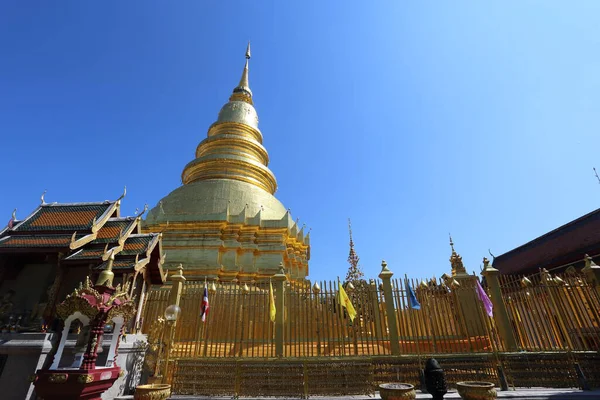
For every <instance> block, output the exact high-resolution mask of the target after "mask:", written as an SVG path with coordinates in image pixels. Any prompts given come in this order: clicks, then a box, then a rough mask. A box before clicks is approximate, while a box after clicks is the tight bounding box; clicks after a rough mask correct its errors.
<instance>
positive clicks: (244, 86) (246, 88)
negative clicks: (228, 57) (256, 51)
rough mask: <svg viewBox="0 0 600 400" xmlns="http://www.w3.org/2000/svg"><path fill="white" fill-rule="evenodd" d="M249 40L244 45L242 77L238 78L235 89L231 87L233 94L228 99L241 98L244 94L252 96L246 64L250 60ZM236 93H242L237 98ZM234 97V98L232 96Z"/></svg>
mask: <svg viewBox="0 0 600 400" xmlns="http://www.w3.org/2000/svg"><path fill="white" fill-rule="evenodd" d="M250 56H251V53H250V42H248V47H246V64H245V65H244V71H243V72H242V77H241V78H240V83H239V84H238V85H237V87H236V88H235V89H233V95H232V96H231V99H230V100H243V99H242V98H241V97H244V96H243V95H246V97H248V98H249V99H251V98H252V91H251V90H250V84H249V83H248V64H249V60H250ZM236 94H240V95H242V96H241V97H240V98H239V99H238V98H237V97H238V96H236ZM234 97H236V98H234Z"/></svg>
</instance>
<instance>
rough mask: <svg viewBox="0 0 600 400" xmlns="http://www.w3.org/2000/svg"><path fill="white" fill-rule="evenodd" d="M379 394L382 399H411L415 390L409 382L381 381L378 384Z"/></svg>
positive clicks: (415, 394) (415, 393) (414, 395)
mask: <svg viewBox="0 0 600 400" xmlns="http://www.w3.org/2000/svg"><path fill="white" fill-rule="evenodd" d="M379 395H380V396H381V398H382V399H383V400H413V399H415V398H416V397H417V392H415V387H414V386H413V385H411V384H410V383H382V384H381V385H379Z"/></svg>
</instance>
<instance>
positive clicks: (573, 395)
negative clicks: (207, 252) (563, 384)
mask: <svg viewBox="0 0 600 400" xmlns="http://www.w3.org/2000/svg"><path fill="white" fill-rule="evenodd" d="M498 398H499V399H540V400H541V399H549V400H571V399H575V400H577V399H582V400H592V399H598V400H600V391H598V390H594V391H586V392H584V391H581V390H577V389H545V388H533V389H516V390H509V391H506V392H502V391H498ZM171 399H173V400H217V399H223V400H225V399H231V397H194V396H173V397H171ZM240 399H242V400H271V399H273V400H274V399H277V400H284V398H283V397H277V398H276V397H260V398H259V397H240ZM290 399H292V398H290ZM310 399H311V400H342V399H349V400H376V399H380V397H379V395H378V394H375V395H374V396H343V397H342V396H339V397H322V396H314V397H313V396H311V397H310ZM417 399H423V400H425V399H431V396H430V395H428V394H424V393H420V392H419V391H417ZM444 399H448V400H453V399H460V396H459V395H458V393H456V392H455V391H451V392H450V393H448V394H446V396H444Z"/></svg>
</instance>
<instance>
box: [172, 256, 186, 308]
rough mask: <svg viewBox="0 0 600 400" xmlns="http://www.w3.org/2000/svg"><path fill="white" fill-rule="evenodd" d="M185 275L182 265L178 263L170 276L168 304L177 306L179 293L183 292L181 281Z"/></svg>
mask: <svg viewBox="0 0 600 400" xmlns="http://www.w3.org/2000/svg"><path fill="white" fill-rule="evenodd" d="M185 280H186V279H185V276H183V265H181V264H179V266H178V267H177V272H176V273H175V275H173V276H172V277H171V281H172V282H173V283H172V286H171V291H170V292H169V304H168V305H169V306H170V305H172V304H175V305H176V306H179V302H180V301H181V293H182V292H183V282H185Z"/></svg>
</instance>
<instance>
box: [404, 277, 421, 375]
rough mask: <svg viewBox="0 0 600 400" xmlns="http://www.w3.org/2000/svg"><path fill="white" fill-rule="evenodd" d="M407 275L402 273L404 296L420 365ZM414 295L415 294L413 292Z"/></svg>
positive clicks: (419, 351) (419, 352)
mask: <svg viewBox="0 0 600 400" xmlns="http://www.w3.org/2000/svg"><path fill="white" fill-rule="evenodd" d="M408 285H409V283H408V276H407V275H406V274H404V289H405V292H406V296H407V300H408V308H409V310H408V316H409V319H410V325H411V326H412V331H413V335H414V337H415V345H416V346H417V360H418V362H419V365H421V348H420V346H419V338H418V333H417V327H416V325H415V321H414V317H413V312H414V310H413V308H412V304H411V303H410V298H408V297H409V293H408ZM415 296H416V294H415Z"/></svg>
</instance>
